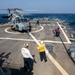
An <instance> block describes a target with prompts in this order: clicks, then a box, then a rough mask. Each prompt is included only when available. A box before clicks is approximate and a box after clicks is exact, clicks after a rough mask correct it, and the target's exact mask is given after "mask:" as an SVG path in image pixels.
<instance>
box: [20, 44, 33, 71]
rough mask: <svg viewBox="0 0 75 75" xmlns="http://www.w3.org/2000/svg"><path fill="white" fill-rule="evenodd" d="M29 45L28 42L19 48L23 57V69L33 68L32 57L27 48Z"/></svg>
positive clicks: (30, 69)
mask: <svg viewBox="0 0 75 75" xmlns="http://www.w3.org/2000/svg"><path fill="white" fill-rule="evenodd" d="M28 47H29V45H28V44H24V45H23V48H22V49H21V53H22V55H23V59H24V69H25V71H27V70H29V71H32V70H33V59H34V58H33V57H32V55H31V53H30V51H29V49H28Z"/></svg>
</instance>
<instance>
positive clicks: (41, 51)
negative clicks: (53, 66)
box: [37, 41, 47, 62]
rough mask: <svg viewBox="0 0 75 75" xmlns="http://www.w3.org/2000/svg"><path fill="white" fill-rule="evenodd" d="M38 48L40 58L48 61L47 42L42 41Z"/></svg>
mask: <svg viewBox="0 0 75 75" xmlns="http://www.w3.org/2000/svg"><path fill="white" fill-rule="evenodd" d="M37 49H38V51H39V54H40V60H41V61H43V59H44V61H45V62H46V61H47V58H46V53H45V49H46V47H45V44H44V42H43V41H40V45H39V46H37Z"/></svg>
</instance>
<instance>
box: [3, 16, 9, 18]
mask: <svg viewBox="0 0 75 75" xmlns="http://www.w3.org/2000/svg"><path fill="white" fill-rule="evenodd" d="M9 17H10V16H2V18H9Z"/></svg>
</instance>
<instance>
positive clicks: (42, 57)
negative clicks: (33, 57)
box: [39, 51, 47, 62]
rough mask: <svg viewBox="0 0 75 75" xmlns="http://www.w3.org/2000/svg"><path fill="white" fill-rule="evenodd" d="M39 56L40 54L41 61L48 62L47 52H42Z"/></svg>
mask: <svg viewBox="0 0 75 75" xmlns="http://www.w3.org/2000/svg"><path fill="white" fill-rule="evenodd" d="M39 54H40V60H41V61H43V59H44V61H45V62H46V61H47V58H46V53H45V51H44V52H40V53H39Z"/></svg>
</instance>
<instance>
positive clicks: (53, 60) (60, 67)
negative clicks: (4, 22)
mask: <svg viewBox="0 0 75 75" xmlns="http://www.w3.org/2000/svg"><path fill="white" fill-rule="evenodd" d="M29 35H30V36H31V37H32V38H33V39H34V41H35V42H36V43H37V45H40V43H39V41H38V40H37V39H36V38H35V37H34V36H33V35H32V34H31V33H30V32H29ZM46 54H47V56H48V57H49V59H50V60H51V61H52V62H53V64H54V65H55V66H56V67H57V69H58V70H59V71H60V72H61V73H62V75H69V74H68V73H67V72H66V71H65V70H64V69H63V67H62V66H61V65H60V64H59V63H58V62H57V61H56V60H55V59H54V58H53V57H52V55H51V54H50V53H49V52H48V50H47V49H46Z"/></svg>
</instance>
